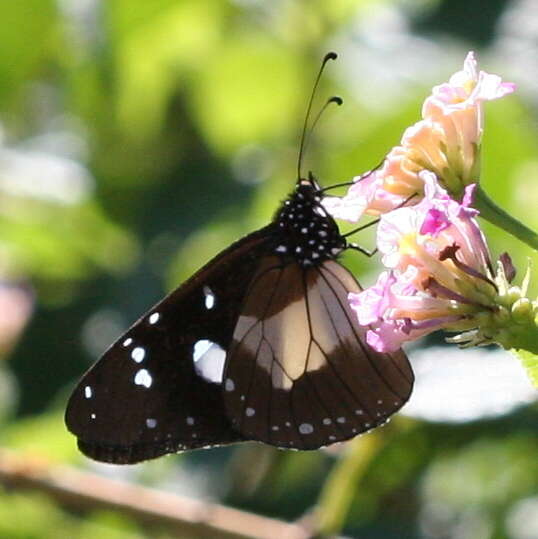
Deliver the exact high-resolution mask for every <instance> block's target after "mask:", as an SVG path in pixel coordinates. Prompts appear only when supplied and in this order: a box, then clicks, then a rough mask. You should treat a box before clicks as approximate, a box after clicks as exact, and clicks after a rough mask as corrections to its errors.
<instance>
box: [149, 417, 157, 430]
mask: <svg viewBox="0 0 538 539" xmlns="http://www.w3.org/2000/svg"><path fill="white" fill-rule="evenodd" d="M156 426H157V420H156V419H153V418H152V417H148V419H146V427H148V429H154V428H155V427H156Z"/></svg>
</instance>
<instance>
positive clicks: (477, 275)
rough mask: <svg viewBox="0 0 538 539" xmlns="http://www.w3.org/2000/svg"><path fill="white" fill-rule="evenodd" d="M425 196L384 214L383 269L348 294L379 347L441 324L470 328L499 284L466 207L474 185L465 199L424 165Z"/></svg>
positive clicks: (490, 305)
mask: <svg viewBox="0 0 538 539" xmlns="http://www.w3.org/2000/svg"><path fill="white" fill-rule="evenodd" d="M419 176H420V178H421V180H422V181H423V183H424V186H425V188H424V191H425V195H424V199H423V200H422V201H421V202H420V203H418V204H416V205H415V206H411V207H404V208H400V209H397V210H394V211H392V212H390V213H388V214H385V215H383V216H382V217H381V220H380V223H379V226H378V231H377V246H378V249H379V251H380V252H381V253H382V255H383V258H382V260H383V263H384V265H385V266H386V267H387V268H388V271H385V272H384V273H382V274H381V275H380V277H379V279H378V281H377V283H376V284H375V285H374V286H372V287H370V288H368V289H366V290H364V291H363V292H361V293H359V294H350V295H349V301H350V305H351V307H352V308H353V309H354V310H355V311H356V313H357V318H358V322H359V324H361V325H367V326H370V330H369V331H368V333H367V341H368V343H369V344H370V345H371V346H372V347H373V348H375V349H376V350H378V351H380V352H389V351H394V350H396V349H398V348H399V347H400V346H401V345H402V343H403V342H405V341H409V340H413V339H416V338H418V337H420V336H422V335H425V334H427V333H430V332H432V331H434V330H436V329H439V328H447V329H451V330H454V331H462V330H469V329H472V328H474V327H476V325H477V321H476V320H477V317H479V316H481V315H483V314H484V313H486V314H488V313H490V312H492V311H494V310H495V308H496V301H497V293H498V289H497V285H496V284H495V282H494V280H493V279H494V275H493V269H492V265H491V261H490V255H489V250H488V247H487V244H486V241H485V238H484V236H483V234H482V231H481V230H480V228H479V226H478V223H477V221H476V215H477V213H478V212H477V211H476V210H474V209H472V208H470V207H469V204H470V203H471V201H472V194H473V191H474V188H475V186H474V184H473V185H470V186H467V187H466V194H465V197H464V200H463V202H462V203H459V202H456V201H455V200H452V199H451V198H450V197H449V196H448V194H447V192H446V191H445V190H444V189H443V188H442V187H440V186H439V184H438V183H437V181H436V178H435V175H434V174H432V173H431V172H427V171H423V172H422V173H420V175H419Z"/></svg>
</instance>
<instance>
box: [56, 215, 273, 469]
mask: <svg viewBox="0 0 538 539" xmlns="http://www.w3.org/2000/svg"><path fill="white" fill-rule="evenodd" d="M272 231H273V225H269V226H268V227H265V228H263V229H261V230H259V231H257V232H254V233H252V234H250V235H248V236H247V237H245V238H243V239H242V240H239V241H238V242H236V243H235V244H233V245H231V246H230V247H229V248H228V249H226V250H224V251H223V252H222V253H220V254H219V255H217V256H216V257H215V258H214V259H213V260H211V261H210V262H209V263H208V264H207V265H206V266H204V267H203V268H202V269H200V270H199V271H198V272H197V273H196V274H195V275H193V277H191V278H190V279H189V280H188V281H186V282H185V283H184V284H183V285H181V286H180V287H179V288H178V289H176V290H175V291H174V292H172V293H171V294H170V295H169V296H167V297H166V298H165V299H163V300H162V301H161V302H160V303H158V304H157V305H155V306H154V307H153V308H152V309H150V310H149V311H148V312H147V313H146V314H145V315H144V316H142V317H141V318H140V319H139V320H138V321H137V322H136V323H135V324H134V325H133V326H132V327H131V328H130V329H129V330H128V331H127V332H125V334H124V335H122V336H121V337H120V338H119V339H118V340H117V341H116V342H115V343H114V344H113V345H112V346H111V347H110V348H109V349H108V350H107V351H106V353H105V354H104V355H103V357H102V358H101V359H100V360H99V361H98V362H97V363H96V364H95V365H94V366H93V367H92V368H91V369H90V370H89V371H88V372H87V373H86V374H85V375H84V377H83V378H82V380H81V381H80V383H79V384H78V386H77V388H76V389H75V391H74V392H73V394H72V396H71V398H70V400H69V403H68V406H67V411H66V416H65V420H66V425H67V427H68V429H69V430H70V431H71V432H72V433H73V434H74V435H75V436H76V437H77V438H78V445H79V448H80V449H81V451H82V452H83V453H84V454H86V455H87V456H89V457H91V458H93V459H95V460H99V461H104V462H110V463H116V464H130V463H135V462H139V461H143V460H147V459H151V458H155V457H158V456H160V455H163V454H166V453H174V452H177V451H181V450H185V449H195V448H198V447H205V446H213V445H221V444H226V443H231V442H235V441H241V440H243V439H244V437H243V436H242V435H241V434H240V433H238V432H237V431H236V430H234V429H233V428H232V427H231V424H230V421H229V419H228V416H227V414H226V410H225V406H224V402H223V397H222V394H223V390H222V387H221V385H220V384H218V383H211V381H210V380H208V379H205V378H204V377H203V376H200V374H199V373H198V372H197V371H196V368H195V364H194V360H193V352H194V347H195V345H196V343H199V342H211V343H214V344H215V345H216V346H217V347H220V349H222V351H223V352H227V351H228V350H229V347H230V345H231V341H232V335H233V331H234V327H235V325H236V321H237V318H238V316H239V312H240V307H241V304H242V302H243V298H244V295H245V293H246V289H247V286H248V283H249V282H250V281H251V279H252V278H253V276H254V275H255V274H256V271H257V268H258V265H259V261H260V259H262V258H263V254H264V253H266V252H267V243H268V242H269V241H271V239H272Z"/></svg>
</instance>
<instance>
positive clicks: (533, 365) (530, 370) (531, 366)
mask: <svg viewBox="0 0 538 539" xmlns="http://www.w3.org/2000/svg"><path fill="white" fill-rule="evenodd" d="M512 352H513V353H514V354H515V355H516V357H517V358H518V359H519V360H520V361H521V363H522V364H523V367H525V370H526V371H527V376H528V377H529V378H530V381H531V382H532V383H533V385H534V386H535V387H538V355H536V354H533V353H532V352H528V351H527V350H512Z"/></svg>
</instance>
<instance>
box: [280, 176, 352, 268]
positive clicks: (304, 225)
mask: <svg viewBox="0 0 538 539" xmlns="http://www.w3.org/2000/svg"><path fill="white" fill-rule="evenodd" d="M274 222H275V223H276V225H277V231H276V235H275V245H274V250H275V252H276V253H277V254H278V255H279V256H280V257H282V258H288V259H289V258H293V259H295V260H296V261H297V262H298V263H299V264H300V265H301V266H313V265H318V264H321V263H322V262H323V261H325V260H334V259H335V258H336V257H337V256H338V255H339V254H340V253H341V252H342V251H343V250H344V249H345V247H346V240H345V238H344V237H343V236H342V235H341V234H340V231H339V230H338V225H337V224H336V222H335V221H334V219H333V218H332V217H331V216H330V215H329V214H328V213H327V211H326V209H325V208H324V207H323V205H322V204H321V197H320V196H319V189H318V188H317V187H316V186H315V184H314V183H312V182H310V181H308V180H303V181H301V182H300V183H299V184H297V187H296V188H295V190H294V191H293V193H292V194H291V195H290V196H289V197H288V199H287V200H286V201H285V202H284V203H283V204H282V206H281V207H280V208H279V210H278V211H277V213H276V215H275V219H274Z"/></svg>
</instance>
